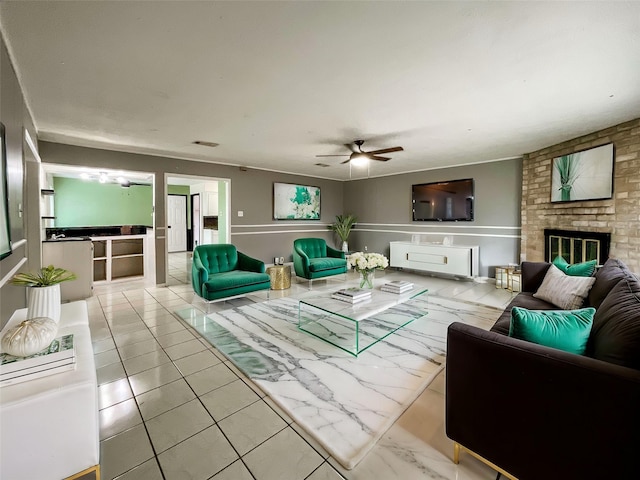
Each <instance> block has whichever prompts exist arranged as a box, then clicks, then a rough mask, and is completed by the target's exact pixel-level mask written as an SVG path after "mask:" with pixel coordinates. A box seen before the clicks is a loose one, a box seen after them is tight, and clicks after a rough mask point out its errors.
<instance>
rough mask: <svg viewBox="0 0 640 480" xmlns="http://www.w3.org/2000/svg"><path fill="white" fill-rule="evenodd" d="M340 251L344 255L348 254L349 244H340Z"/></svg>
mask: <svg viewBox="0 0 640 480" xmlns="http://www.w3.org/2000/svg"><path fill="white" fill-rule="evenodd" d="M342 251H343V252H344V253H349V244H348V243H347V241H346V240H345V241H344V242H342Z"/></svg>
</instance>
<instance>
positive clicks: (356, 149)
mask: <svg viewBox="0 0 640 480" xmlns="http://www.w3.org/2000/svg"><path fill="white" fill-rule="evenodd" d="M363 143H364V140H355V141H354V142H353V144H351V143H346V144H345V147H347V148H348V149H349V150H351V152H352V153H351V154H343V155H316V157H349V158H348V159H347V160H345V161H344V162H340V163H349V162H351V161H352V160H365V159H368V160H379V161H381V162H386V161H387V160H391V159H390V158H389V157H380V156H379V154H381V153H391V152H402V151H403V150H404V148H402V147H391V148H383V149H380V150H372V151H370V152H363V151H362V144H363Z"/></svg>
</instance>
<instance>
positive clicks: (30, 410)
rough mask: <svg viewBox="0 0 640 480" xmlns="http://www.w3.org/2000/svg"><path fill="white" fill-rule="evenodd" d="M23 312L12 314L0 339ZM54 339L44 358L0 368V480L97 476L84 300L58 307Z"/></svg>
mask: <svg viewBox="0 0 640 480" xmlns="http://www.w3.org/2000/svg"><path fill="white" fill-rule="evenodd" d="M26 314H27V312H26V309H21V310H17V311H16V312H15V313H14V314H13V316H12V317H11V319H10V320H9V321H8V322H7V324H6V325H5V327H4V329H3V330H2V332H0V337H1V335H3V334H4V332H5V331H6V330H7V329H9V328H11V327H12V326H14V325H16V324H18V323H19V322H21V321H22V320H25V319H26ZM56 341H58V342H60V344H59V345H57V346H55V345H53V344H52V346H50V349H51V353H50V354H49V355H39V356H36V357H33V358H27V359H25V360H22V362H27V363H25V364H24V365H26V366H22V365H20V363H21V362H20V361H18V362H7V363H5V364H4V365H2V366H0V435H1V438H0V441H1V443H2V448H1V449H0V478H2V479H4V478H7V479H9V478H10V479H12V480H20V479H25V480H27V479H28V480H31V479H35V478H37V479H62V478H66V477H69V476H71V475H75V474H77V473H79V472H84V471H87V472H88V471H92V470H95V471H96V474H97V475H99V459H100V444H99V417H98V392H97V381H96V370H95V362H94V357H93V348H92V344H91V332H90V330H89V321H88V313H87V304H86V302H85V301H80V302H72V303H67V304H63V305H62V307H61V320H60V324H59V329H58V334H57V339H56ZM54 343H55V341H54ZM71 344H72V346H73V347H72V348H70V345H71ZM2 358H3V359H4V358H5V356H4V355H3V356H2ZM16 373H18V374H19V375H17V374H16Z"/></svg>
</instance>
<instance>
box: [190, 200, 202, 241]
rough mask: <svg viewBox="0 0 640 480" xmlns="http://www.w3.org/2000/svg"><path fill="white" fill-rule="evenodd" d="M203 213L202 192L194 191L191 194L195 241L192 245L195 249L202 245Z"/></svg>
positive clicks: (192, 224) (193, 236)
mask: <svg viewBox="0 0 640 480" xmlns="http://www.w3.org/2000/svg"><path fill="white" fill-rule="evenodd" d="M201 218H202V215H200V194H199V193H194V194H192V195H191V231H192V232H193V233H192V238H193V243H192V245H191V250H193V249H195V248H196V247H197V246H198V245H200V243H202V242H201V240H200V230H201V228H202V225H201V222H200V219H201Z"/></svg>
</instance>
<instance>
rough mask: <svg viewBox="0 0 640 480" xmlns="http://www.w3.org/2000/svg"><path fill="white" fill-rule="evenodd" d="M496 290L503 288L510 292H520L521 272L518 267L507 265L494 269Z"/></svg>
mask: <svg viewBox="0 0 640 480" xmlns="http://www.w3.org/2000/svg"><path fill="white" fill-rule="evenodd" d="M496 288H505V289H507V290H509V291H511V292H520V291H521V290H522V272H521V271H520V267H517V266H513V265H509V266H507V267H496Z"/></svg>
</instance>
